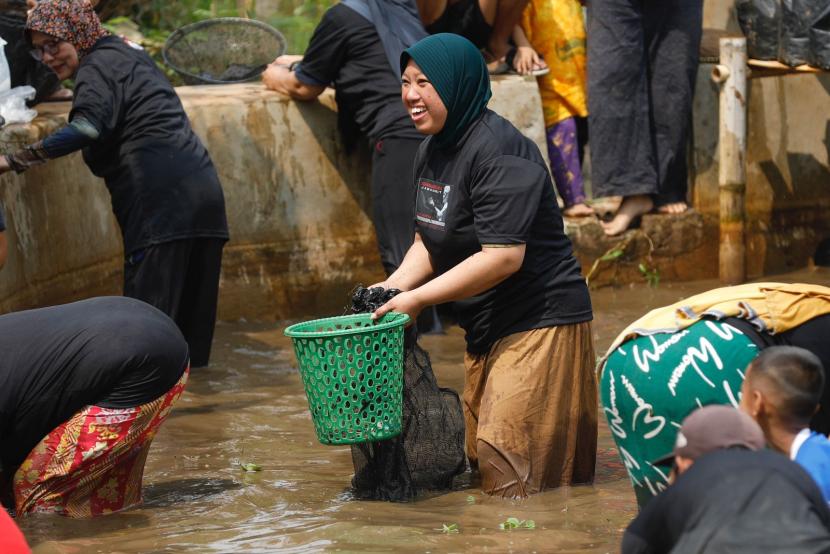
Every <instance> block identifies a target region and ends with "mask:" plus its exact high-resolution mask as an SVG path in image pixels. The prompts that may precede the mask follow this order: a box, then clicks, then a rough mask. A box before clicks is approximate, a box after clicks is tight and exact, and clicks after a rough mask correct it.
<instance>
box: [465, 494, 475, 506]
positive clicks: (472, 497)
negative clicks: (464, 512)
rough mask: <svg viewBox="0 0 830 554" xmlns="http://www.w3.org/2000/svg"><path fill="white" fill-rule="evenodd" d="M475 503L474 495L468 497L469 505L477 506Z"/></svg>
mask: <svg viewBox="0 0 830 554" xmlns="http://www.w3.org/2000/svg"><path fill="white" fill-rule="evenodd" d="M475 503H476V497H475V496H473V495H472V494H470V495H467V504H475Z"/></svg>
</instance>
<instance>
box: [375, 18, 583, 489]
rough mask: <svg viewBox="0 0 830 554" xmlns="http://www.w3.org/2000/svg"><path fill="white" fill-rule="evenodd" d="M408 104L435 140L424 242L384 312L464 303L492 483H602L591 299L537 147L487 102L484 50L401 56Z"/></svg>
mask: <svg viewBox="0 0 830 554" xmlns="http://www.w3.org/2000/svg"><path fill="white" fill-rule="evenodd" d="M401 69H402V70H403V101H404V105H405V107H406V108H407V110H408V111H409V113H410V117H411V118H412V120H413V122H414V123H415V127H416V128H417V129H418V130H419V131H420V132H421V133H424V134H426V135H429V138H428V139H427V140H426V141H425V142H424V143H423V144H422V146H421V148H420V150H419V152H418V156H417V157H416V160H415V181H416V182H415V185H416V187H417V195H416V205H415V224H416V235H415V243H414V245H413V246H412V248H411V249H410V250H409V252H407V254H406V257H405V258H404V261H403V263H402V264H401V267H400V268H399V269H398V270H397V271H396V272H395V273H394V274H393V275H392V276H390V277H389V279H388V280H387V281H386V282H384V283H382V284H381V285H382V286H385V287H387V288H398V289H401V290H403V291H405V292H403V293H401V294H399V295H398V296H396V297H394V299H393V300H391V301H390V302H389V303H387V304H386V305H384V306H382V307H381V308H380V309H379V310H378V311H377V312H375V314H374V315H375V317H380V316H381V315H383V314H384V313H386V312H388V311H390V310H395V311H398V312H405V313H408V314H409V315H410V316H411V317H415V316H417V314H418V313H419V312H420V311H421V310H422V309H423V308H424V307H426V306H429V305H433V304H438V303H443V302H454V303H455V307H456V310H457V313H458V318H459V322H460V324H461V326H462V327H463V328H464V330H465V331H466V340H467V353H466V356H465V365H466V368H467V374H466V385H465V391H464V408H465V417H466V423H467V453H468V455H469V457H470V460H471V463H473V464H476V463H478V467H479V469H480V471H481V476H482V488H483V489H484V490H485V491H486V492H488V493H490V494H496V495H500V496H508V497H521V496H526V495H528V494H532V493H536V492H540V491H542V490H545V489H547V488H551V487H557V486H560V485H566V484H572V483H587V482H590V481H592V480H593V475H594V463H595V457H596V434H597V389H596V380H595V377H594V372H593V369H594V350H593V343H592V337H591V324H590V321H591V319H592V311H591V301H590V298H589V296H588V289H587V286H586V284H585V280H584V279H583V278H582V276H581V274H580V268H579V264H578V263H577V261H576V259H575V258H574V256H573V251H572V248H571V243H570V240H569V239H568V238H567V236H565V233H564V229H563V224H562V218H561V215H560V213H559V209H558V207H557V204H556V198H555V196H554V192H553V185H552V182H551V178H550V174H549V173H548V170H547V167H546V165H545V162H544V160H543V159H542V157H541V155H540V153H539V150H538V148H537V147H536V145H535V144H534V143H533V142H532V141H530V140H529V139H527V138H526V137H524V136H523V135H522V134H521V133H520V132H519V131H518V130H517V129H516V128H515V127H513V125H511V124H510V123H509V122H508V121H507V120H505V119H503V118H502V117H500V116H498V115H497V114H496V113H494V112H492V111H490V110H488V109H487V108H486V106H487V101H488V100H489V98H490V82H489V77H488V74H487V68H486V66H485V64H484V60H483V59H482V57H481V55H480V54H479V52H478V50H477V49H476V48H475V47H474V46H473V45H472V43H470V42H469V41H467V40H466V39H464V38H462V37H459V36H457V35H451V34H438V35H433V36H431V37H428V38H426V39H424V40H422V41H420V42H418V43H417V44H415V45H414V46H412V47H411V48H409V49H407V50H406V51H405V52H404V54H403V56H402V57H401Z"/></svg>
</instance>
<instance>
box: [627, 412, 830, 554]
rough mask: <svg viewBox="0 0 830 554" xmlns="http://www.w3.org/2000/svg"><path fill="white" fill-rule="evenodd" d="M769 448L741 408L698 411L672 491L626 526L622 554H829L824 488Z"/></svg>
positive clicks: (683, 434)
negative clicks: (704, 553)
mask: <svg viewBox="0 0 830 554" xmlns="http://www.w3.org/2000/svg"><path fill="white" fill-rule="evenodd" d="M763 448H764V433H763V431H761V428H760V427H759V426H758V425H757V424H756V423H755V422H754V421H753V420H752V418H750V417H749V416H747V415H746V414H744V413H741V412H739V411H738V410H736V409H735V408H732V407H730V406H705V407H703V408H701V409H699V410H697V411H695V412H693V413H692V414H691V415H689V416H688V417H687V418H686V419H685V420H684V421H683V425H682V426H681V428H680V431H679V432H678V435H677V442H676V444H675V447H674V450H673V451H672V453H671V454H670V455H669V456H668V457H669V458H672V459H673V460H674V468H675V469H674V474H675V475H674V479H673V481H674V482H673V484H671V485H669V487H668V489H666V490H665V491H663V492H662V493H661V494H659V495H658V496H656V497H655V498H653V499H652V500H650V501H649V502H648V504H646V506H645V507H644V508H643V510H642V511H641V512H640V514H639V515H638V516H637V517H636V518H635V519H634V521H632V522H631V524H630V525H629V526H628V528H627V529H626V531H625V534H624V535H623V540H622V547H621V551H622V553H623V554H652V553H653V554H657V553H659V552H787V553H794V554H820V553H826V552H828V551H830V510H828V508H827V504H826V503H825V502H824V499H823V498H822V496H821V492H820V491H819V489H818V487H817V486H816V484H815V483H814V482H813V480H812V479H811V478H810V476H809V475H808V474H807V473H806V472H805V471H804V470H803V469H802V468H801V467H800V466H799V465H798V464H796V463H794V462H792V461H790V460H788V459H787V458H786V457H785V456H782V455H781V454H778V453H776V452H771V451H768V450H763ZM654 463H658V461H655V462H654Z"/></svg>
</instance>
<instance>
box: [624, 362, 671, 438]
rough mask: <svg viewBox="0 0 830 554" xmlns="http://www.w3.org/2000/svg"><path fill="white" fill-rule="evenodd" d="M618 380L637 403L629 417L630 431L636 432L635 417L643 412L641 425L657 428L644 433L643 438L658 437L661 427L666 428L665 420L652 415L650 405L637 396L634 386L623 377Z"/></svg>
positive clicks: (652, 411) (652, 409)
mask: <svg viewBox="0 0 830 554" xmlns="http://www.w3.org/2000/svg"><path fill="white" fill-rule="evenodd" d="M620 380H622V383H623V386H625V388H626V390H627V391H628V394H630V395H631V398H632V399H633V400H634V402H636V403H637V409H636V410H634V414H633V415H632V416H631V430H632V431H636V430H637V416H639V415H640V413H641V412H645V415H644V416H643V424H644V425H645V426H646V427H648V426H649V425H651V424H652V423H656V424H657V426H656V427H654V428H653V429H651V430H650V431H648V432H646V433H644V434H643V438H644V439H653V438H654V437H656V436H657V435H659V434H660V431H662V430H663V427H665V426H666V418H665V417H663V416H659V415H658V416H656V415H654V408H653V407H652V405H651V404H649V403H648V402H646V401H645V400H643V399H642V398H641V397H640V395H639V394H637V390H636V389H635V388H634V385H633V384H632V383H631V381H629V380H628V379H627V378H626V376H625V375H623V376H621V377H620Z"/></svg>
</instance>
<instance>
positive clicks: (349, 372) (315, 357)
mask: <svg viewBox="0 0 830 554" xmlns="http://www.w3.org/2000/svg"><path fill="white" fill-rule="evenodd" d="M370 316H371V314H356V315H346V316H339V317H329V318H326V319H316V320H314V321H307V322H305V323H297V324H295V325H292V326H290V327H288V328H287V329H286V330H285V334H286V336H289V337H291V339H292V341H293V342H294V354H296V356H297V363H298V364H299V367H300V375H301V376H302V378H303V386H304V387H305V392H306V396H307V397H308V407H309V409H310V410H311V418H312V420H313V421H314V429H315V431H317V438H318V439H319V440H320V442H322V443H323V444H356V443H361V442H369V441H379V440H384V439H388V438H391V437H394V436H397V435H399V434H400V433H401V404H402V399H403V350H404V348H403V335H404V326H405V325H406V324H407V323H408V322H409V316H408V315H406V314H399V313H395V312H390V313H388V314H386V315H385V316H384V317H383V318H381V319H380V320H378V321H377V322H375V321H372V320H371V318H370Z"/></svg>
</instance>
